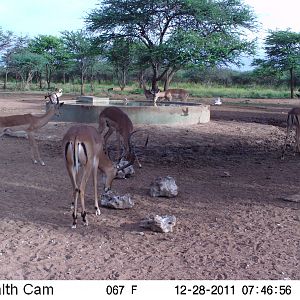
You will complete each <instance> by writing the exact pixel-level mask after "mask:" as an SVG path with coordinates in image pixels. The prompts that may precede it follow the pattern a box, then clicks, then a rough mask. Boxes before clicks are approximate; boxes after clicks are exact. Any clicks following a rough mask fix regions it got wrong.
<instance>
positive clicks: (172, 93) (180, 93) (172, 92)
mask: <svg viewBox="0 0 300 300" xmlns="http://www.w3.org/2000/svg"><path fill="white" fill-rule="evenodd" d="M188 96H189V93H188V92H187V91H186V90H184V89H168V90H166V91H164V92H156V93H154V98H153V102H154V105H156V102H157V100H158V99H159V98H164V99H166V100H168V101H172V100H173V98H175V99H178V100H180V101H183V102H186V101H187V98H188Z"/></svg>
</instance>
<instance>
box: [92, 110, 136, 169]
mask: <svg viewBox="0 0 300 300" xmlns="http://www.w3.org/2000/svg"><path fill="white" fill-rule="evenodd" d="M107 128H108V131H107V132H106V133H104V132H105V130H106V129H107ZM98 129H99V132H100V133H102V134H103V135H104V142H105V146H106V144H107V140H108V138H109V137H110V136H111V135H112V133H113V132H114V131H115V132H116V135H117V140H118V149H117V151H118V160H119V161H120V157H121V152H120V151H121V138H122V140H123V145H124V148H125V155H124V159H125V160H127V161H133V162H134V161H135V159H136V160H137V162H138V165H139V167H141V164H140V162H139V160H138V158H137V156H136V154H135V151H134V147H133V146H132V145H131V143H130V137H131V136H132V134H133V133H135V132H136V131H133V124H132V122H131V120H130V118H129V117H128V116H127V114H126V113H125V112H123V111H122V110H121V109H119V108H118V107H107V108H105V109H104V110H103V111H102V112H101V113H100V115H99V128H98Z"/></svg>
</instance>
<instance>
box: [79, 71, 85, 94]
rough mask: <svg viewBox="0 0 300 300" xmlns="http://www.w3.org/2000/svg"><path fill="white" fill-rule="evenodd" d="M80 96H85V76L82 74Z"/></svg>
mask: <svg viewBox="0 0 300 300" xmlns="http://www.w3.org/2000/svg"><path fill="white" fill-rule="evenodd" d="M80 95H81V96H84V74H83V72H81V78H80Z"/></svg>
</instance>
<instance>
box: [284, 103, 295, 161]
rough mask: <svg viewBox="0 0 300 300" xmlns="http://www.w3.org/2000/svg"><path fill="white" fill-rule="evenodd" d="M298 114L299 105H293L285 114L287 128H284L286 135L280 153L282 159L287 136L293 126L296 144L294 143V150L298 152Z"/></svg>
mask: <svg viewBox="0 0 300 300" xmlns="http://www.w3.org/2000/svg"><path fill="white" fill-rule="evenodd" d="M299 115H300V107H294V108H292V109H291V110H290V111H289V112H288V116H287V120H286V122H287V129H286V137H285V142H284V146H283V150H282V154H281V159H284V155H285V152H286V148H287V144H288V140H289V137H290V135H291V132H292V130H293V128H294V127H295V129H296V145H295V151H296V152H298V153H299V152H300V145H299V143H300V122H299Z"/></svg>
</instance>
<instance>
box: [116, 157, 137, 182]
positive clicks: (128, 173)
mask: <svg viewBox="0 0 300 300" xmlns="http://www.w3.org/2000/svg"><path fill="white" fill-rule="evenodd" d="M126 164H128V161H127V160H125V159H123V158H122V159H121V161H120V162H119V166H120V167H122V166H124V165H126ZM134 173H135V171H134V168H133V166H129V167H127V168H125V169H124V170H122V171H119V172H118V174H117V175H116V178H118V179H125V178H128V177H130V176H132V175H134Z"/></svg>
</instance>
